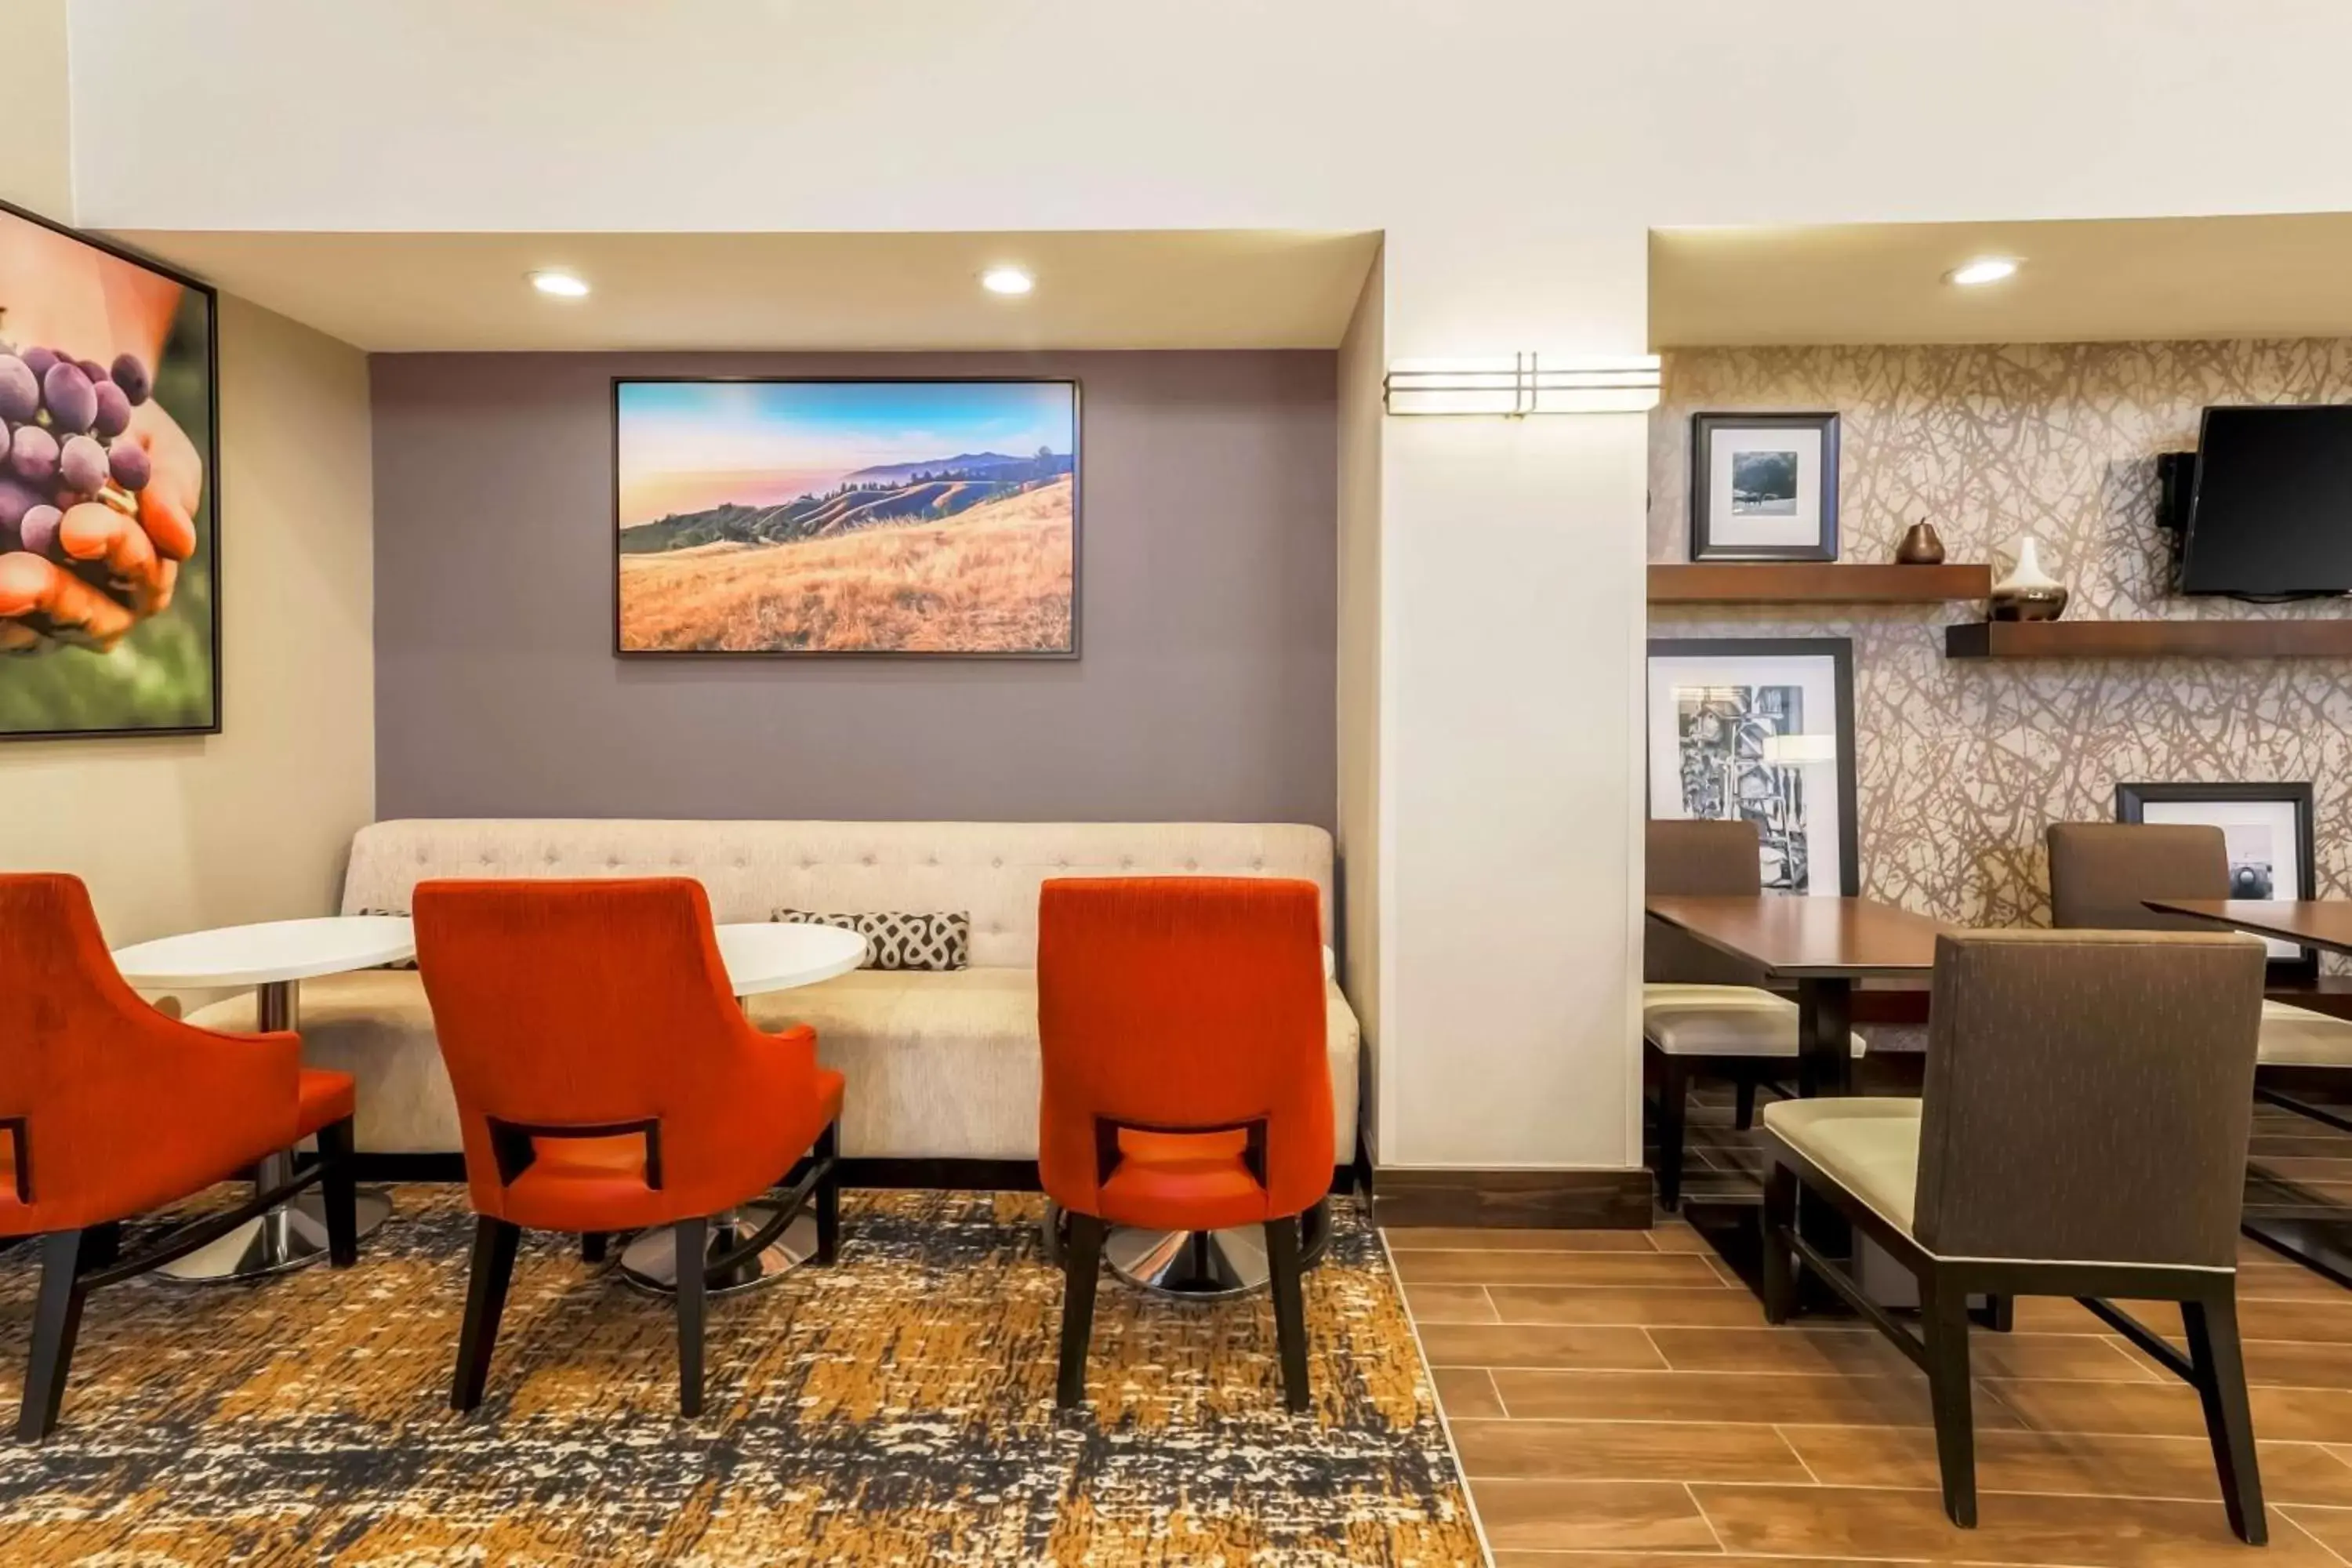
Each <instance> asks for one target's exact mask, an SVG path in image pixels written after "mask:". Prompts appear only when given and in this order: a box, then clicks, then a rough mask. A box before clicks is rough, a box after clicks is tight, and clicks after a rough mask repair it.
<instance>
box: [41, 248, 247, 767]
mask: <svg viewBox="0 0 2352 1568" xmlns="http://www.w3.org/2000/svg"><path fill="white" fill-rule="evenodd" d="M216 307H217V302H216V300H215V298H214V295H213V291H212V290H211V289H207V288H205V286H204V285H203V284H201V283H198V282H197V281H195V280H194V279H192V278H184V277H182V276H180V275H179V274H178V273H176V272H173V271H171V270H170V269H168V268H162V267H158V266H156V265H154V264H153V263H152V262H148V261H143V260H141V259H139V258H136V257H133V256H131V255H129V254H128V253H126V252H123V251H121V250H117V249H116V248H114V247H111V246H109V245H105V244H101V243H100V242H98V241H96V240H92V239H89V238H88V237H84V236H81V235H79V234H76V233H74V232H73V231H72V230H70V229H68V228H63V227H60V226H58V225H56V224H53V223H50V222H48V221H47V219H45V218H40V217H37V216H34V215H33V214H31V213H28V212H25V211H23V210H21V209H20V208H16V207H12V206H8V205H5V204H0V740H10V739H16V740H23V739H36V738H50V737H58V736H68V735H168V734H187V733H205V732H209V731H216V730H218V729H219V728H220V724H221V703H220V595H219V585H220V574H219V554H220V552H219V549H218V541H219V531H220V521H219V512H220V496H219V491H220V481H219V472H220V463H219V455H218V452H217V449H216V447H215V428H214V426H215V405H216V396H217V394H216V385H215V363H216V360H217V353H216V344H215V317H216V316H217V314H218V310H217V308H216Z"/></svg>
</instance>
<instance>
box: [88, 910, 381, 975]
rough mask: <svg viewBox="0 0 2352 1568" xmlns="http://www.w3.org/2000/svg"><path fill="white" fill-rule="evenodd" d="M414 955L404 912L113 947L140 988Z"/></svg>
mask: <svg viewBox="0 0 2352 1568" xmlns="http://www.w3.org/2000/svg"><path fill="white" fill-rule="evenodd" d="M415 956H416V934H415V931H414V930H413V929H412V928H411V926H410V924H409V921H408V917H406V916H405V915H328V916H325V917H322V918H320V919H318V920H306V921H263V922H262V923H261V924H259V925H246V926H223V927H221V928H219V929H218V930H216V931H188V932H185V933H184V934H183V935H180V936H167V937H161V938H158V939H157V940H156V941H154V942H140V943H137V944H136V945H134V946H131V947H125V948H121V949H118V950H117V951H116V952H115V954H114V966H115V967H116V968H117V969H119V970H121V972H122V978H123V979H125V980H127V981H129V982H130V983H131V985H132V986H134V987H135V988H137V989H139V990H142V991H169V990H173V989H175V988H177V987H180V986H231V985H268V984H272V983H274V982H278V981H288V980H307V979H310V977H311V976H313V975H319V974H341V973H344V972H345V971H347V970H352V969H373V968H374V967H375V966H376V965H378V964H380V963H400V962H402V961H404V960H406V959H411V958H414V957H415Z"/></svg>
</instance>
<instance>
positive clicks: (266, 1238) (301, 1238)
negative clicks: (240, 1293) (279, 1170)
mask: <svg viewBox="0 0 2352 1568" xmlns="http://www.w3.org/2000/svg"><path fill="white" fill-rule="evenodd" d="M359 1211H360V1237H361V1239H362V1240H364V1239H366V1238H367V1237H370V1236H373V1235H374V1234H375V1233H376V1231H378V1230H380V1229H382V1228H383V1222H384V1221H385V1220H386V1219H388V1218H390V1217H391V1215H392V1199H391V1198H390V1197H389V1196H387V1195H386V1194H383V1193H382V1192H379V1191H377V1190H376V1189H374V1188H373V1187H363V1188H362V1189H361V1190H360V1194H359ZM326 1256H327V1215H326V1208H325V1205H323V1204H321V1203H320V1199H319V1194H317V1193H316V1192H309V1193H304V1194H302V1195H301V1196H300V1197H299V1198H296V1199H295V1200H294V1201H293V1202H292V1203H289V1204H286V1205H281V1206H279V1207H278V1208H274V1209H271V1210H270V1211H269V1212H268V1214H266V1215H260V1216H259V1217H258V1218H255V1219H249V1220H247V1221H246V1222H245V1223H244V1224H243V1225H241V1226H237V1227H236V1229H235V1230H233V1231H230V1232H229V1233H228V1234H227V1235H226V1236H224V1237H221V1238H220V1239H219V1240H217V1241H215V1242H214V1243H213V1244H212V1245H210V1246H209V1247H198V1248H196V1250H194V1252H191V1253H189V1254H188V1255H187V1256H186V1257H185V1258H174V1259H173V1260H172V1261H171V1262H169V1263H166V1264H164V1265H163V1267H162V1268H158V1269H156V1270H155V1272H156V1274H157V1275H158V1276H160V1277H161V1278H163V1279H174V1280H177V1281H179V1282H180V1283H181V1284H183V1285H216V1284H221V1283H224V1282H226V1281H227V1280H232V1279H262V1278H263V1277H265V1276H267V1275H271V1274H283V1273H285V1272H287V1271H288V1270H289V1269H293V1268H304V1267H306V1266H307V1265H310V1264H312V1263H316V1262H318V1261H319V1260H320V1258H324V1257H326Z"/></svg>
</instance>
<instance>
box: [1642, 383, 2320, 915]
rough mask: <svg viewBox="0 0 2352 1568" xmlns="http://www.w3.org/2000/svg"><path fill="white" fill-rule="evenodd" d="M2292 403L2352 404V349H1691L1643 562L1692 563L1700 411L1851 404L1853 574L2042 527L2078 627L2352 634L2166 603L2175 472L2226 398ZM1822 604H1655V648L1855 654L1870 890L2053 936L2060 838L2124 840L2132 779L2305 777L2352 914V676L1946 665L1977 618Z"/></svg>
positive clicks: (2124, 664)
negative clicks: (2118, 622) (2162, 465)
mask: <svg viewBox="0 0 2352 1568" xmlns="http://www.w3.org/2000/svg"><path fill="white" fill-rule="evenodd" d="M2273 402H2275V403H2326V402H2352V340H2330V341H2324V342H2148V343H2068V344H2033V345H2022V346H2016V345H2011V346H2000V345H1965V346H1928V347H1874V346H1863V347H1851V348H1788V349H1722V350H1702V351H1696V352H1685V353H1675V354H1674V355H1672V356H1670V357H1669V358H1668V360H1667V363H1666V375H1665V391H1664V399H1663V401H1662V402H1661V405H1660V406H1659V408H1658V410H1657V412H1656V413H1655V414H1654V416H1652V420H1653V422H1652V425H1651V437H1650V559H1652V560H1653V561H1679V560H1682V559H1684V558H1685V555H1686V553H1687V541H1688V518H1689V502H1688V499H1687V497H1688V490H1689V465H1690V450H1689V447H1690V416H1691V414H1692V413H1693V412H1694V411H1696V410H1703V409H1706V410H1711V409H1788V410H1803V409H1836V410H1837V411H1839V413H1840V414H1842V415H1843V430H1842V441H1843V462H1842V464H1841V469H1840V481H1839V489H1840V500H1839V516H1840V537H1841V547H1840V548H1841V557H1840V558H1841V559H1842V560H1846V561H1855V562H1870V561H1891V560H1893V559H1894V553H1895V542H1896V540H1897V539H1899V538H1900V537H1901V535H1902V532H1903V531H1904V529H1905V528H1906V527H1907V526H1908V525H1909V524H1910V523H1912V522H1913V521H1916V520H1918V519H1920V518H1923V517H1924V518H1927V519H1929V520H1930V521H1933V522H1934V523H1935V524H1936V527H1937V531H1938V532H1940V533H1941V534H1942V535H1943V537H1944V547H1945V551H1946V554H1947V559H1948V560H1952V561H1981V560H1984V559H1986V558H1987V554H1988V552H1990V551H1991V550H1993V549H1994V548H1996V547H1997V546H2001V545H2005V544H2006V543H2007V542H2009V541H2011V540H2012V539H2014V538H2015V537H2017V536H2018V535H2019V534H2021V533H2025V532H2032V533H2033V534H2035V535H2037V536H2038V537H2039V538H2040V539H2041V541H2042V564H2043V566H2044V567H2045V568H2046V569H2047V570H2049V571H2050V573H2051V574H2053V576H2055V577H2057V578H2058V579H2059V580H2060V581H2061V582H2063V583H2064V584H2067V586H2068V587H2069V588H2071V589H2072V590H2073V591H2074V601H2073V603H2072V604H2070V605H2068V607H2067V612H2066V613H2067V615H2068V616H2069V617H2070V618H2071V617H2074V616H2083V617H2085V618H2133V617H2145V616H2180V617H2189V616H2215V617H2236V616H2341V615H2346V614H2352V609H2347V606H2346V605H2343V604H2342V603H2340V602H2331V601H2320V602H2317V603H2307V604H2302V605H2279V606H2258V605H2241V604H2237V603H2235V602H2233V601H2229V600H2206V599H2198V600H2188V599H2179V598H2172V597H2168V595H2167V593H2166V587H2165V584H2166V580H2167V577H2168V572H2169V566H2168V561H2167V557H2166V545H2165V542H2164V538H2163V536H2162V535H2161V534H2160V533H2159V532H2158V531H2157V528H2156V525H2155V510H2156V497H2157V486H2156V468H2155V461H2154V459H2155V458H2156V455H2157V454H2158V453H2159V452H2164V451H2171V450H2179V449H2186V448H2188V447H2194V446H2195V445H2196V437H2197V425H2198V416H2199V413H2200V411H2201V410H2202V409H2203V408H2204V406H2205V405H2207V404H2209V403H2273ZM2000 565H2001V566H2003V567H2005V566H2006V559H2005V558H2003V559H2002V560H2001V561H2000ZM1829 608H1830V616H1834V617H1836V618H1828V617H1823V618H1811V617H1808V616H1801V615H1799V616H1791V615H1790V614H1789V613H1788V612H1787V609H1786V607H1773V606H1765V607H1760V608H1758V609H1753V610H1750V609H1745V608H1739V607H1727V606H1705V605H1702V606H1691V607H1687V608H1683V609H1677V608H1672V607H1664V606H1653V608H1652V610H1651V612H1650V616H1651V630H1652V632H1653V633H1654V635H1657V636H1662V637H1665V636H1677V637H1803V636H1808V635H1813V636H1843V637H1852V638H1853V643H1854V699H1855V730H1856V736H1855V740H1856V751H1857V773H1858V787H1859V792H1860V805H1861V839H1862V879H1863V891H1864V893H1865V894H1867V895H1869V896H1871V897H1874V898H1879V899H1885V900H1890V901H1893V902H1895V903H1900V904H1904V905H1906V906H1908V907H1910V908H1912V909H1915V910H1919V911H1920V912H1922V913H1926V914H1932V915H1935V916H1937V917H1938V918H1941V919H1945V920H1949V921H1957V922H1964V923H1969V924H1984V925H2014V924H2042V923H2046V922H2047V921H2048V920H2049V915H2050V900H2049V880H2048V876H2047V872H2046V868H2045V866H2044V863H2043V862H2044V858H2043V855H2042V828H2043V826H2044V825H2046V824H2048V823H2051V822H2062V821H2083V820H2100V821H2105V820H2111V819H2112V818H2113V816H2114V813H2115V786H2116V782H2117V781H2118V780H2199V781H2214V780H2265V781H2266V780H2273V779H2287V780H2300V779H2308V780H2310V781H2312V782H2313V784H2315V797H2316V802H2317V840H2318V843H2317V861H2318V866H2317V874H2318V879H2319V891H2320V893H2321V894H2322V895H2323V896H2336V897H2343V896H2347V895H2352V668H2347V666H2346V665H2345V664H2343V663H2339V662H2336V661H2330V660H2315V659H2300V660H2298V659H2278V660H2259V661H2238V660H2204V659H2197V660H2189V659H2180V660H2160V661H2122V660H2118V661H2115V662H2099V663H2072V662H2060V663H2031V662H2020V663H2011V662H2006V661H1999V660H1948V659H1946V658H1944V656H1943V634H1942V632H1941V630H1940V627H1941V626H1943V625H1944V624H1945V623H1946V622H1948V621H1961V620H1973V619H1976V618H1978V617H1979V616H1981V615H1982V613H1983V607H1982V606H1981V605H1948V606H1942V607H1936V608H1926V609H1914V608H1908V607H1894V608H1885V609H1852V608H1841V607H1838V606H1831V607H1829Z"/></svg>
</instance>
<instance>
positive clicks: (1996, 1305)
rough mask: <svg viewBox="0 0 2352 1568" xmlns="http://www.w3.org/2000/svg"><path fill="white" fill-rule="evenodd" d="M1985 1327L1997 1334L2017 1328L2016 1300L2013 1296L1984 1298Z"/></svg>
mask: <svg viewBox="0 0 2352 1568" xmlns="http://www.w3.org/2000/svg"><path fill="white" fill-rule="evenodd" d="M1985 1327H1986V1328H1988V1329H1990V1330H1991V1331H1993V1332H1994V1333H1997V1334H2005V1333H2008V1332H2010V1331H2012V1330H2013V1329H2015V1328H2016V1327H2017V1298H2016V1297H2014V1296H1987V1297H1986V1298H1985Z"/></svg>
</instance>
